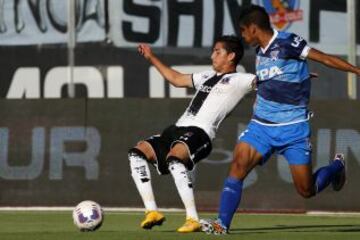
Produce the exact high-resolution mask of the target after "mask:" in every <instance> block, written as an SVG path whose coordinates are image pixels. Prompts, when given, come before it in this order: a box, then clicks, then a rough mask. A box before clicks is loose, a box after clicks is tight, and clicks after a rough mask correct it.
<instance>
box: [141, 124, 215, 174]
mask: <svg viewBox="0 0 360 240" xmlns="http://www.w3.org/2000/svg"><path fill="white" fill-rule="evenodd" d="M145 141H147V142H148V143H150V145H151V146H152V148H153V149H154V151H155V154H156V161H157V162H156V164H154V165H155V167H156V168H157V170H158V172H159V173H160V174H169V170H168V163H167V162H166V156H167V154H168V153H169V151H170V149H171V147H172V146H173V145H174V144H175V143H177V142H181V143H184V144H185V145H186V146H187V147H188V150H189V158H190V161H188V164H187V166H186V167H187V169H188V170H192V169H193V167H194V164H196V163H197V162H199V161H200V160H201V159H204V158H206V157H207V156H208V155H209V154H210V152H211V149H212V146H211V140H210V138H209V136H208V135H207V134H206V132H205V131H204V130H202V129H201V128H198V127H177V126H175V125H171V126H169V127H167V128H166V129H165V130H164V131H163V132H162V133H161V134H160V135H153V136H151V137H150V138H148V139H146V140H145Z"/></svg>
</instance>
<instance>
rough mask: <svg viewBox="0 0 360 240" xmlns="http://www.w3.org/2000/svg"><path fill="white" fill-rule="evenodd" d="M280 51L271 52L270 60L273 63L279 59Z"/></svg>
mask: <svg viewBox="0 0 360 240" xmlns="http://www.w3.org/2000/svg"><path fill="white" fill-rule="evenodd" d="M279 52H280V51H279V50H274V51H271V52H270V59H271V61H276V60H277V59H278V58H279V57H278V56H279Z"/></svg>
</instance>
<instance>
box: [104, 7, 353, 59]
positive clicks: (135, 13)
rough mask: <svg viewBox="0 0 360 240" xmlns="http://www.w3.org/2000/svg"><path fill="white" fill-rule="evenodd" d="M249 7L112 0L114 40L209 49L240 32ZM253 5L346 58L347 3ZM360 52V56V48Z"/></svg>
mask: <svg viewBox="0 0 360 240" xmlns="http://www.w3.org/2000/svg"><path fill="white" fill-rule="evenodd" d="M244 2H245V1H244V0H243V1H241V0H219V1H207V0H202V1H201V0H192V1H190V0H188V1H185V0H177V1H175V0H163V1H148V0H109V19H110V23H111V24H110V33H109V34H110V36H111V37H110V38H111V39H112V41H113V43H114V44H115V45H116V46H118V47H133V46H135V45H136V44H138V43H139V42H147V43H150V44H152V45H153V46H157V47H163V46H176V47H209V46H211V44H212V43H213V40H214V39H215V38H216V36H219V35H221V34H234V33H235V31H237V26H236V24H237V23H236V18H237V13H238V9H239V7H240V6H241V5H242V4H243V3H244ZM248 2H250V1H248ZM252 3H254V4H258V5H261V6H264V7H265V8H266V10H267V11H268V13H269V14H270V15H271V19H272V22H273V26H274V27H275V28H277V29H278V30H281V31H290V32H295V33H297V34H299V35H301V36H303V37H304V38H305V39H306V40H307V41H308V42H309V44H310V45H311V46H313V47H315V48H318V49H320V50H323V51H326V52H328V53H332V54H346V53H347V46H346V43H347V36H348V35H347V27H346V24H347V22H346V1H343V2H336V3H333V4H326V1H313V2H311V1H310V0H288V1H268V0H253V1H252ZM358 9H359V8H358ZM357 28H358V29H359V26H358V27H357ZM357 52H358V54H360V46H358V51H357Z"/></svg>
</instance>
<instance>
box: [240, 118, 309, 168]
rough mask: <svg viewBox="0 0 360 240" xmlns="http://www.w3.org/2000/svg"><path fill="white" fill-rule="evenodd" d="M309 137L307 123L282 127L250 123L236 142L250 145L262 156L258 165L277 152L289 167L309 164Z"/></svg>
mask: <svg viewBox="0 0 360 240" xmlns="http://www.w3.org/2000/svg"><path fill="white" fill-rule="evenodd" d="M310 135H311V130H310V126H309V122H308V121H305V122H300V123H294V124H289V125H282V126H271V125H262V124H260V123H257V122H255V121H251V122H250V123H249V125H248V126H247V129H246V130H245V131H244V132H243V133H242V134H241V135H240V136H239V139H238V140H239V142H246V143H248V144H250V145H251V146H252V147H254V148H255V149H256V151H257V152H259V153H260V154H261V155H262V156H263V159H262V162H261V163H260V164H264V163H265V162H266V161H267V160H268V159H269V158H270V156H271V155H272V154H273V153H274V152H277V153H279V154H281V155H283V156H284V157H285V158H286V160H287V161H288V163H289V164H291V165H304V164H305V165H306V164H309V163H311V143H310Z"/></svg>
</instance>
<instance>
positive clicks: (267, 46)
mask: <svg viewBox="0 0 360 240" xmlns="http://www.w3.org/2000/svg"><path fill="white" fill-rule="evenodd" d="M273 31H274V34H273V36H272V38H271V39H270V41H269V43H268V45H266V47H265V48H262V47H260V49H261V52H262V53H265V52H266V50H268V48H269V47H270V45H271V44H272V43H273V42H274V40H275V38H276V37H277V35H278V34H279V32H278V31H276V29H273Z"/></svg>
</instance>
